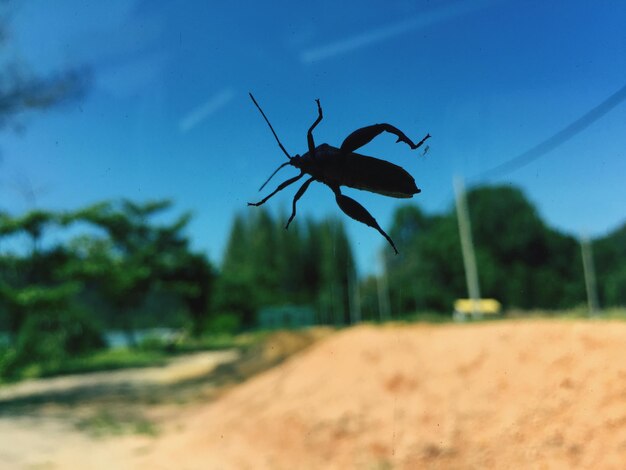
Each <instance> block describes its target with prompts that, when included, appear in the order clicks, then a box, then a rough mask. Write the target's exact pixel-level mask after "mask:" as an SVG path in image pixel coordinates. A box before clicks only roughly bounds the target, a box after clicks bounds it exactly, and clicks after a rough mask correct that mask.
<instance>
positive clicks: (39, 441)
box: [0, 320, 626, 469]
mask: <svg viewBox="0 0 626 470" xmlns="http://www.w3.org/2000/svg"><path fill="white" fill-rule="evenodd" d="M625 353H626V323H621V322H602V321H546V320H527V321H502V322H492V323H479V324H462V325H442V326H435V325H428V326H419V325H417V326H385V327H373V326H359V327H356V328H350V329H347V330H344V331H342V332H340V333H337V334H334V335H332V336H330V337H327V338H326V339H324V340H320V341H318V342H317V343H316V344H314V345H313V346H312V347H310V348H308V349H306V350H304V351H302V352H300V353H298V354H296V355H294V356H292V357H291V358H290V359H289V360H287V361H286V362H283V363H282V364H281V365H279V366H277V367H274V368H272V369H271V370H268V371H266V372H264V373H261V374H258V375H256V376H255V377H253V378H251V379H249V380H247V381H245V382H244V383H242V384H240V385H238V386H236V387H232V388H230V389H229V390H228V391H227V392H226V393H223V394H221V395H219V396H218V397H217V398H215V399H212V400H208V401H207V402H204V403H202V402H195V403H190V404H186V405H182V406H179V407H178V408H176V410H177V411H176V413H170V414H164V415H163V418H162V420H163V421H162V431H161V432H160V433H159V434H158V435H157V436H156V437H149V436H142V435H136V434H133V435H122V436H112V437H107V438H100V439H94V438H92V437H89V436H86V435H85V434H84V433H80V432H79V431H76V430H75V429H70V428H69V427H68V426H67V425H66V424H64V423H63V422H60V421H53V420H50V419H48V421H44V422H43V423H41V422H38V421H37V418H33V417H27V418H25V417H23V416H17V415H16V416H8V417H5V416H2V415H0V436H2V440H1V441H0V468H2V465H5V462H8V465H9V466H8V467H6V468H50V469H57V468H63V469H65V468H70V469H72V468H77V469H78V468H120V469H125V468H127V469H142V468H150V469H152V468H154V469H231V468H232V469H247V468H249V469H295V468H297V469H318V468H324V469H326V468H330V469H345V468H358V469H360V468H363V469H387V468H398V469H414V468H454V469H458V468H476V469H483V468H494V469H500V468H548V469H560V468H563V469H566V468H589V469H598V468H600V469H604V468H606V469H608V468H615V469H622V468H625V463H626V363H624V361H623V358H624V354H625ZM0 406H1V405H0ZM159 406H162V405H159ZM29 420H32V421H29ZM46 446H47V447H46ZM11 465H13V466H11Z"/></svg>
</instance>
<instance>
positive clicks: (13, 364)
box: [0, 200, 215, 376]
mask: <svg viewBox="0 0 626 470" xmlns="http://www.w3.org/2000/svg"><path fill="white" fill-rule="evenodd" d="M170 206H171V203H170V202H169V201H153V202H148V203H145V204H137V203H134V202H131V201H127V200H123V201H120V202H119V203H111V202H104V203H100V204H96V205H93V206H89V207H87V208H83V209H80V210H78V211H75V212H72V213H68V212H66V213H53V212H46V211H41V210H35V211H31V212H29V213H27V214H24V215H22V216H18V217H12V216H10V215H9V214H7V213H3V214H2V217H0V243H1V242H3V240H4V239H5V238H12V237H13V238H14V239H15V240H19V239H20V237H21V238H24V236H25V237H26V239H27V240H29V242H28V243H27V247H28V249H27V250H26V251H22V252H18V253H7V254H5V255H2V256H0V325H1V326H4V327H5V328H6V329H7V330H8V333H9V338H8V341H9V346H8V347H7V348H6V350H5V351H4V353H3V355H2V359H0V376H2V375H4V376H12V375H16V374H22V373H23V371H24V370H26V369H28V367H31V365H35V366H36V367H37V368H38V371H32V372H31V373H32V374H40V373H44V372H45V371H47V370H57V369H60V368H62V363H64V362H67V360H69V358H71V357H72V356H74V355H76V354H83V353H87V352H89V351H93V350H96V349H98V348H102V347H104V346H105V343H104V339H103V331H104V330H105V329H113V328H120V327H121V328H124V329H125V330H126V331H127V333H128V336H129V338H134V334H133V331H134V328H135V327H137V326H157V325H159V324H161V325H169V326H173V324H174V323H177V324H178V326H180V325H181V324H182V323H183V321H182V320H181V315H182V316H183V317H186V318H187V320H186V321H184V323H186V324H187V325H189V329H190V331H191V333H192V334H196V335H199V334H201V333H202V332H203V331H204V329H205V326H206V323H207V319H208V317H209V315H210V311H209V304H210V297H211V292H212V287H213V279H214V277H215V274H214V270H213V267H212V266H211V264H210V263H209V261H208V259H207V258H206V256H205V255H203V254H199V253H193V252H191V251H190V249H189V241H188V239H187V238H186V237H185V236H184V235H183V233H182V231H183V230H184V228H185V226H186V224H187V223H188V221H189V219H190V216H189V214H183V215H182V216H180V217H178V218H177V219H176V220H174V222H173V223H171V224H161V225H157V224H155V223H154V222H152V220H151V219H152V218H153V217H155V216H156V215H157V214H159V213H160V212H161V211H164V210H165V209H168V208H169V207H170ZM74 224H79V225H81V226H82V227H83V229H85V230H87V233H85V234H81V235H78V236H75V237H74V238H71V239H70V238H69V237H67V238H66V239H64V241H63V242H59V241H57V242H56V244H54V243H50V240H49V239H47V237H46V234H47V233H48V231H49V230H50V229H51V228H53V227H54V228H56V229H59V228H69V227H70V226H72V225H74ZM55 234H58V233H55ZM57 239H58V238H57ZM141 320H143V321H145V323H144V324H141V323H140V321H141ZM20 371H21V372H20Z"/></svg>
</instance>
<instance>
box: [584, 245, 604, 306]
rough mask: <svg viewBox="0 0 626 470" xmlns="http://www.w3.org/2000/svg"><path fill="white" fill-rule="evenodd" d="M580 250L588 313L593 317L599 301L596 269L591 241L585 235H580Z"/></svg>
mask: <svg viewBox="0 0 626 470" xmlns="http://www.w3.org/2000/svg"><path fill="white" fill-rule="evenodd" d="M580 250H581V252H582V255H583V272H584V274H585V288H586V289H587V305H588V306H589V315H590V316H592V317H594V316H596V315H598V313H600V303H599V302H598V290H597V286H596V270H595V268H594V264H593V253H592V251H591V242H590V241H589V238H588V237H587V236H586V235H583V236H581V237H580Z"/></svg>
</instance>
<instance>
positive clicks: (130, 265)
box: [0, 186, 626, 375]
mask: <svg viewBox="0 0 626 470" xmlns="http://www.w3.org/2000/svg"><path fill="white" fill-rule="evenodd" d="M467 199H468V205H469V212H470V218H471V221H472V232H473V238H474V242H475V249H476V259H477V264H478V270H479V277H480V285H481V292H482V295H483V297H493V298H496V299H498V300H499V301H500V302H502V303H503V305H504V306H505V307H506V308H519V309H534V308H542V309H562V308H569V307H575V306H578V305H581V304H584V303H585V301H586V293H585V284H584V277H583V269H582V260H581V249H580V244H579V242H578V240H577V239H576V238H574V237H572V236H570V235H565V234H562V233H559V232H557V231H555V230H553V229H551V228H549V227H547V226H546V224H545V223H544V222H543V221H542V220H541V218H540V217H539V215H538V213H537V211H536V209H535V208H534V207H533V206H532V205H531V204H530V203H529V202H528V200H527V199H526V198H525V197H524V195H523V193H522V192H521V191H519V190H518V189H515V188H511V187H508V186H500V187H481V188H476V189H473V190H471V191H469V192H468V195H467ZM168 209H171V203H170V202H168V201H155V202H148V203H145V204H138V203H135V202H132V201H128V200H123V201H118V202H104V203H100V204H95V205H91V206H89V207H85V208H82V209H79V210H76V211H73V212H63V213H60V212H50V211H42V210H34V211H31V212H29V213H27V214H24V215H21V216H13V215H9V214H8V213H2V212H0V250H1V251H0V331H2V330H3V331H7V332H8V333H9V335H8V337H9V342H10V344H11V347H10V348H11V349H10V351H12V352H11V353H10V354H8V353H5V354H2V351H0V375H1V373H2V369H3V367H4V368H5V369H7V368H10V367H13V366H15V365H19V364H20V363H22V362H24V361H36V360H38V358H40V359H41V358H50V357H62V356H63V355H67V354H75V353H80V352H82V351H86V350H89V349H93V348H96V347H100V346H102V332H103V331H104V330H106V329H120V328H122V329H125V330H126V331H127V332H128V334H129V337H132V332H133V330H134V329H136V328H140V327H150V326H175V327H185V328H186V329H187V330H188V331H189V332H190V334H192V335H201V334H203V333H206V332H217V331H229V332H233V331H237V330H240V329H243V328H251V327H255V326H256V325H257V318H256V315H257V313H258V311H259V309H261V308H263V307H271V306H284V305H296V306H307V307H309V308H312V309H313V311H314V312H315V321H316V322H317V323H326V324H348V323H351V322H354V321H358V320H361V319H365V320H371V319H380V318H381V317H380V314H381V306H383V305H386V306H388V311H389V312H390V313H391V315H392V316H393V317H398V316H401V315H404V314H409V313H414V312H416V311H429V312H439V313H441V314H444V315H449V314H450V310H451V306H452V303H453V301H454V299H456V298H458V297H463V296H465V295H466V286H465V277H464V271H463V264H462V258H461V248H460V242H459V231H458V225H457V221H456V216H455V212H454V208H450V210H449V211H448V212H446V213H444V214H436V215H429V214H425V213H424V212H423V211H422V210H421V209H420V208H419V207H418V206H417V205H415V204H407V205H404V206H402V207H400V208H399V209H398V210H397V211H396V213H395V216H394V219H393V224H392V227H391V229H390V230H389V233H390V235H391V237H392V238H393V239H394V240H395V242H396V244H397V246H398V249H399V251H400V254H399V255H394V254H393V252H392V251H391V250H389V249H388V247H387V245H385V244H384V243H383V241H381V249H382V253H383V254H384V259H385V264H386V273H385V274H384V275H383V276H382V277H380V278H376V277H368V278H365V279H357V276H356V275H355V266H354V261H353V254H352V250H351V247H350V242H349V240H348V237H347V235H346V232H345V229H344V225H343V222H342V219H340V218H334V219H327V220H321V221H315V220H311V219H306V218H304V217H302V218H300V219H299V220H296V221H294V223H293V224H292V225H291V226H290V227H289V230H285V229H284V222H285V220H286V216H285V214H279V215H278V216H273V215H272V214H271V213H269V212H267V211H266V210H263V209H262V208H260V209H255V210H254V211H246V212H242V213H239V214H238V215H236V216H235V218H234V221H233V224H232V227H231V231H230V236H229V240H228V245H227V248H226V251H225V253H224V257H223V262H222V264H221V266H220V267H219V269H216V268H215V267H214V266H213V263H211V261H210V260H209V259H208V258H207V256H206V255H205V254H204V253H197V252H193V251H192V250H191V249H190V240H189V239H188V237H187V235H185V228H186V225H187V224H188V222H189V220H190V217H191V216H190V215H189V214H182V215H181V216H179V217H177V218H175V219H174V220H173V222H171V223H169V224H157V223H156V222H155V221H154V219H155V217H156V216H158V215H160V214H161V213H162V212H163V211H165V210H168ZM160 220H162V218H161V219H160ZM363 229H364V230H366V228H363ZM52 235H54V236H52ZM372 236H376V233H375V232H372ZM592 246H593V252H594V259H595V266H596V273H597V281H598V289H599V298H600V303H601V305H602V306H624V305H626V263H625V260H626V225H624V226H622V227H621V228H619V229H618V230H616V231H615V232H613V233H612V234H610V235H608V236H606V237H603V238H600V239H596V240H594V241H593V245H592ZM0 349H1V347H0Z"/></svg>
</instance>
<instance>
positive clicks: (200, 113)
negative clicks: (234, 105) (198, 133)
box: [178, 88, 235, 133]
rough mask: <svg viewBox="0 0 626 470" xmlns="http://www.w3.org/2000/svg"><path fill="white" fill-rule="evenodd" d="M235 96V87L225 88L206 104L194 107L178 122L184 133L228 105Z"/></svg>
mask: <svg viewBox="0 0 626 470" xmlns="http://www.w3.org/2000/svg"><path fill="white" fill-rule="evenodd" d="M234 97H235V92H234V90H233V89H231V88H225V89H223V90H222V91H220V92H219V93H217V94H216V95H215V96H213V97H211V98H210V99H209V100H208V101H206V102H205V103H204V104H202V105H200V106H198V107H197V108H195V109H193V110H192V111H191V112H189V113H188V114H187V115H186V116H185V117H183V118H182V119H181V120H180V122H179V124H178V127H179V128H180V131H181V132H183V133H184V132H189V131H190V130H191V129H193V128H194V127H196V126H197V125H198V124H200V123H201V122H202V121H204V120H205V119H206V118H208V117H209V116H211V115H212V114H215V113H216V112H217V111H219V110H220V109H222V108H223V107H224V106H226V105H227V104H228V103H229V102H230V101H231V100H232V99H233V98H234Z"/></svg>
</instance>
